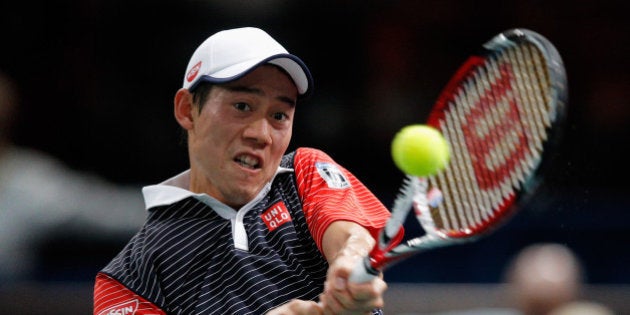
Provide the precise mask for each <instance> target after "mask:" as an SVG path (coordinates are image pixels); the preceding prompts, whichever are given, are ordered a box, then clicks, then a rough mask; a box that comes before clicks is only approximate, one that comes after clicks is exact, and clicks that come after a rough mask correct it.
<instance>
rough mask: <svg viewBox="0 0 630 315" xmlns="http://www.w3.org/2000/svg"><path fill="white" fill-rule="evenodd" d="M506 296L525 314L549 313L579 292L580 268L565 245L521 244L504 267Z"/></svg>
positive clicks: (581, 270) (575, 297)
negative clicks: (521, 247) (519, 250)
mask: <svg viewBox="0 0 630 315" xmlns="http://www.w3.org/2000/svg"><path fill="white" fill-rule="evenodd" d="M506 281H507V283H508V285H509V286H508V288H509V296H510V299H511V301H512V302H513V303H514V305H515V306H516V308H517V309H519V310H521V312H522V313H523V314H525V315H534V314H539V315H540V314H549V313H550V312H551V311H552V310H554V309H556V308H558V307H560V306H562V305H565V304H567V303H569V302H572V301H574V300H576V299H578V297H579V296H580V294H581V293H582V292H581V290H582V284H583V281H584V271H583V268H582V265H581V263H580V261H579V260H578V258H577V257H576V256H575V254H574V253H573V251H571V249H569V248H568V247H566V246H564V245H561V244H555V243H541V244H533V245H530V246H528V247H526V248H524V249H523V250H522V251H521V252H520V253H519V254H518V255H517V256H516V257H515V259H514V260H513V261H512V262H511V264H510V265H509V267H508V269H507V271H506Z"/></svg>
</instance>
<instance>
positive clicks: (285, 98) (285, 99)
mask: <svg viewBox="0 0 630 315" xmlns="http://www.w3.org/2000/svg"><path fill="white" fill-rule="evenodd" d="M224 88H225V89H226V90H228V91H231V92H242V93H249V94H256V95H260V96H263V95H265V93H264V92H263V91H262V90H260V89H257V88H252V87H248V86H244V85H226V86H224ZM276 99H277V100H279V101H281V102H284V103H286V104H287V105H289V106H291V107H295V104H296V101H295V99H293V98H290V97H288V96H278V97H276Z"/></svg>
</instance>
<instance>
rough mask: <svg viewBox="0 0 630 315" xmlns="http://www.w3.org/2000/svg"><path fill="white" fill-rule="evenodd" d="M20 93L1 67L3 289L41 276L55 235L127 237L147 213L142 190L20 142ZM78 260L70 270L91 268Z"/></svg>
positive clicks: (0, 246) (0, 276) (0, 244)
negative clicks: (15, 134) (16, 127)
mask: <svg viewBox="0 0 630 315" xmlns="http://www.w3.org/2000/svg"><path fill="white" fill-rule="evenodd" d="M19 94H20V93H19V88H18V86H16V83H15V81H14V80H13V79H12V78H11V77H10V76H9V75H8V74H6V73H4V72H2V71H0V288H6V287H10V286H12V285H15V284H17V283H20V282H25V281H34V280H38V279H39V277H42V275H37V273H38V269H40V268H41V267H42V266H38V264H39V262H38V259H39V257H40V256H41V250H42V248H41V247H42V244H46V242H47V241H48V240H50V239H52V238H55V237H58V236H60V235H72V237H77V238H83V239H84V240H90V239H101V240H103V239H105V240H107V239H111V240H115V239H126V238H128V237H130V236H131V235H132V234H133V232H134V231H135V230H137V229H138V227H139V226H141V225H142V222H143V220H144V218H145V216H146V215H145V213H144V212H143V211H142V210H141V208H142V206H143V201H142V195H141V193H140V191H139V189H138V188H136V187H126V186H122V185H117V184H114V183H111V182H108V181H106V180H104V179H102V178H101V177H99V176H96V175H93V174H87V173H83V172H79V171H77V170H74V169H72V168H70V167H69V166H67V165H65V164H64V163H63V162H61V161H59V160H57V159H56V158H54V157H52V156H50V155H48V154H46V153H43V152H40V151H38V150H35V149H31V148H26V147H21V146H18V145H15V144H14V143H13V141H12V137H11V129H12V124H13V123H14V121H15V117H16V115H17V113H18V111H19V104H20V96H19ZM84 240H78V239H77V241H84ZM121 244H124V243H122V242H121ZM66 245H67V246H72V245H73V242H72V241H70V242H69V243H66ZM95 250H96V251H98V249H95ZM65 261H69V262H72V261H73V259H72V258H68V259H67V260H65ZM76 261H77V262H76V264H77V266H72V265H70V266H65V267H66V268H68V269H70V272H72V269H76V270H75V271H76V272H78V270H79V269H80V268H82V267H86V266H79V264H80V263H79V262H78V261H81V263H85V261H86V259H77V260H76ZM75 267H76V268H75ZM87 267H88V269H90V268H96V269H97V268H99V267H101V266H87ZM47 268H49V267H47V266H44V269H47ZM49 271H50V270H49ZM44 278H45V276H44Z"/></svg>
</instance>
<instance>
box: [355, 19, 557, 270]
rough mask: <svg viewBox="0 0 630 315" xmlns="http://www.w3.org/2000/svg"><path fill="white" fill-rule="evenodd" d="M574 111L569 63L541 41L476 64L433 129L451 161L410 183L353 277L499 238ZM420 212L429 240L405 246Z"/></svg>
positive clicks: (486, 51) (450, 91) (509, 47)
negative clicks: (409, 220) (408, 222)
mask: <svg viewBox="0 0 630 315" xmlns="http://www.w3.org/2000/svg"><path fill="white" fill-rule="evenodd" d="M566 108H567V82H566V74H565V70H564V66H563V62H562V59H561V57H560V55H559V54H558V51H557V50H556V48H555V47H554V46H553V45H552V44H551V43H550V42H549V41H548V40H547V39H546V38H544V37H543V36H542V35H540V34H538V33H535V32H533V31H531V30H527V29H511V30H507V31H505V32H503V33H501V34H498V35H497V36H495V37H494V38H492V39H491V40H490V41H488V42H486V43H485V44H484V45H483V47H482V50H481V52H480V53H478V54H475V55H473V56H471V57H469V58H468V59H467V60H466V62H465V63H464V64H463V65H462V66H461V67H460V68H459V70H458V71H457V72H456V73H455V75H454V76H453V77H452V78H451V80H450V82H449V83H448V84H447V85H446V86H445V88H444V89H443V90H442V92H441V94H440V96H439V97H438V99H437V101H436V103H435V105H434V107H433V109H432V111H431V113H430V114H429V118H428V121H427V125H430V126H432V127H435V128H437V129H438V130H440V131H441V132H442V134H443V135H444V137H445V139H446V140H447V142H448V143H449V148H450V150H451V159H450V161H449V163H448V165H447V166H446V168H445V169H444V170H442V171H441V172H439V173H438V174H435V175H432V176H428V177H426V178H419V177H415V176H410V175H406V177H405V179H404V181H403V184H402V186H401V188H400V191H399V192H398V195H397V197H396V199H395V200H394V204H393V207H392V210H391V212H392V214H391V217H390V219H389V220H388V222H387V223H386V225H385V227H384V228H383V229H382V230H381V231H380V235H379V238H378V240H377V244H376V245H375V246H374V249H373V250H372V251H371V253H370V254H369V256H368V257H366V258H365V259H364V260H363V261H362V262H361V263H360V264H359V265H357V267H356V268H355V270H354V271H353V273H352V274H351V276H350V281H353V282H365V281H368V280H370V279H372V278H374V277H376V276H378V274H379V272H380V271H382V270H384V269H385V268H386V267H388V266H391V265H392V264H393V263H395V262H397V261H400V260H402V259H404V258H406V257H409V256H411V255H413V254H416V253H418V252H422V251H425V250H429V249H433V248H436V247H442V246H448V245H452V244H459V243H464V242H470V241H474V240H476V239H478V238H479V237H480V236H482V235H484V234H487V233H488V232H490V231H492V230H494V229H495V228H496V227H498V226H499V225H500V224H501V223H502V222H504V221H505V219H506V218H508V217H510V216H511V214H513V213H514V212H515V211H517V210H518V209H519V208H521V207H522V205H523V203H524V201H526V200H527V199H529V198H528V197H531V195H532V194H533V192H534V190H535V188H536V187H537V186H539V183H540V182H541V181H542V175H543V174H544V171H545V168H546V166H545V165H548V163H549V155H550V151H552V150H550V147H552V146H555V145H556V144H557V142H558V139H557V137H558V136H557V134H558V133H559V130H560V129H561V127H560V125H561V124H562V122H563V120H564V117H565V116H566V110H567V109H566ZM411 209H414V213H415V217H416V218H417V220H418V222H419V223H420V225H421V226H422V228H423V230H424V232H425V233H424V234H422V235H421V236H419V237H415V238H412V239H409V240H406V241H402V240H403V236H404V232H403V223H404V222H405V219H406V217H407V216H408V213H409V212H410V210H411Z"/></svg>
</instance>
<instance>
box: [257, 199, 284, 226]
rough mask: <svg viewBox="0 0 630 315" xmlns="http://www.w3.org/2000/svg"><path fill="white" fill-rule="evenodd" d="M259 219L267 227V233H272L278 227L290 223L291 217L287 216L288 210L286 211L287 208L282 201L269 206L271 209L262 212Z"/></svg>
mask: <svg viewBox="0 0 630 315" xmlns="http://www.w3.org/2000/svg"><path fill="white" fill-rule="evenodd" d="M260 217H261V218H262V220H263V222H265V224H266V225H267V228H268V229H269V232H273V231H274V230H275V229H277V228H278V227H279V226H281V225H283V224H285V223H287V222H291V215H289V210H287V207H286V206H285V205H284V202H282V201H279V202H277V203H276V204H274V205H273V206H271V208H269V209H267V210H266V211H265V212H263V214H261V215H260Z"/></svg>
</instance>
